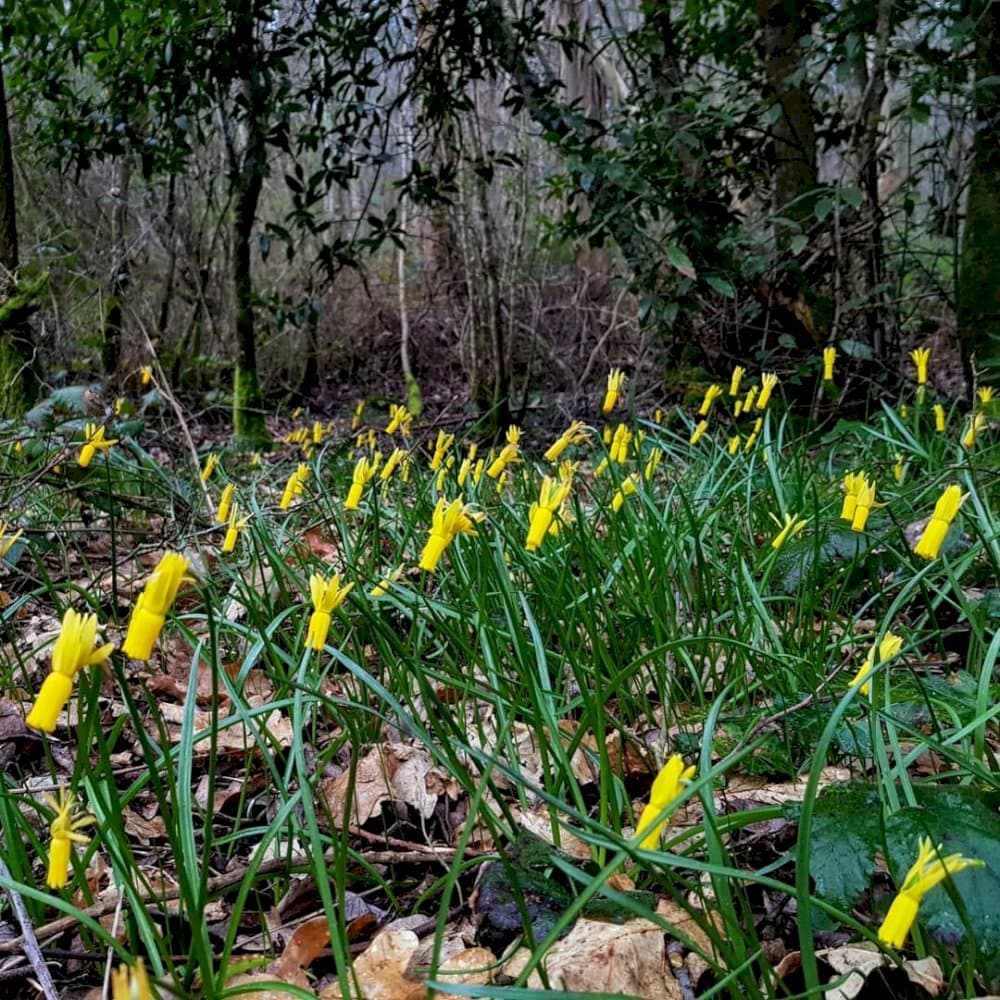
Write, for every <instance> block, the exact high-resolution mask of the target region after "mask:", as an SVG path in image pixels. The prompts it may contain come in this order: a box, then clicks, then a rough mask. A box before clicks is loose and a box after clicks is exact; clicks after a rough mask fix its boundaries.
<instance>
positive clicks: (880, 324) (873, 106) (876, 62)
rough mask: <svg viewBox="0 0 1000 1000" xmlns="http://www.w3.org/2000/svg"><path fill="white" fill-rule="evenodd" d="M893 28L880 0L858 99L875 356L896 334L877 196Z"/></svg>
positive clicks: (886, 353) (887, 351)
mask: <svg viewBox="0 0 1000 1000" xmlns="http://www.w3.org/2000/svg"><path fill="white" fill-rule="evenodd" d="M891 28H892V0H879V3H878V7H877V11H876V20H875V48H874V52H873V54H872V69H871V75H870V76H869V75H868V72H867V65H866V63H865V61H864V60H862V63H861V66H862V70H863V73H862V84H863V93H864V97H863V100H862V102H861V114H860V121H859V125H860V128H861V130H862V131H861V135H860V141H859V143H858V152H859V154H860V160H861V164H860V166H861V169H860V181H861V189H862V191H864V193H865V207H866V213H867V216H868V222H869V229H870V233H871V235H870V237H869V244H868V247H867V250H866V253H865V284H866V286H867V287H866V289H865V291H866V293H867V296H868V312H867V325H868V339H869V342H870V344H871V346H872V350H873V351H874V352H875V357H876V358H877V359H880V360H881V359H884V358H886V357H891V356H893V355H895V353H896V350H897V348H898V344H897V343H896V337H894V336H893V335H892V333H891V330H890V324H889V310H888V308H887V307H886V304H885V248H884V246H883V244H882V218H883V212H882V204H881V200H880V196H879V186H878V178H879V163H878V148H879V140H880V138H881V123H882V105H883V103H884V102H885V98H886V94H887V93H888V91H889V80H888V75H887V69H888V66H887V60H888V54H889V37H890V32H891Z"/></svg>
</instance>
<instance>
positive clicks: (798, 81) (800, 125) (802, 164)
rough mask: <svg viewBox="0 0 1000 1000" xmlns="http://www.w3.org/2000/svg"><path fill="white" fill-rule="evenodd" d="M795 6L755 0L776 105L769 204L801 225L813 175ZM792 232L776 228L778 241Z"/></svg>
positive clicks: (815, 181)
mask: <svg viewBox="0 0 1000 1000" xmlns="http://www.w3.org/2000/svg"><path fill="white" fill-rule="evenodd" d="M800 6H801V5H800V4H796V3H787V2H785V0H757V17H758V20H759V21H760V25H761V28H762V30H763V39H764V69H765V72H766V74H767V94H768V96H769V97H770V99H771V100H773V101H774V103H775V104H777V106H778V108H779V109H780V114H779V115H778V119H777V121H776V122H775V123H774V129H773V144H772V156H773V160H774V187H773V189H772V199H773V208H774V211H775V214H776V215H779V216H782V217H784V218H786V219H794V220H795V221H796V222H798V223H799V224H800V225H801V226H802V228H803V229H804V230H807V229H808V228H809V225H810V223H811V222H812V210H813V200H814V199H813V195H814V193H815V190H816V188H817V186H818V185H819V178H818V173H817V166H816V130H815V126H814V122H813V118H814V113H813V106H812V98H811V97H810V95H809V90H808V88H807V86H806V84H805V81H804V80H803V74H802V46H801V45H800V44H799V38H800V37H801V36H802V34H803V32H804V31H805V30H806V28H807V27H808V23H806V22H804V20H803V18H802V16H801V12H800V10H799V7H800ZM792 235H793V234H792V233H790V232H789V231H788V229H787V228H782V229H781V231H780V232H779V233H778V234H777V236H778V240H779V244H787V242H788V240H789V239H790V237H791V236H792Z"/></svg>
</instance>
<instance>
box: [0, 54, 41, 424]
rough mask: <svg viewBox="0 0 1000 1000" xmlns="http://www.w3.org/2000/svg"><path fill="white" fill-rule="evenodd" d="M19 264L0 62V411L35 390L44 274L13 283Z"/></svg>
mask: <svg viewBox="0 0 1000 1000" xmlns="http://www.w3.org/2000/svg"><path fill="white" fill-rule="evenodd" d="M19 265H20V260H19V256H18V245H17V211H16V201H15V197H14V156H13V153H12V150H11V136H10V122H9V120H8V117H7V95H6V91H5V89H4V78H3V66H2V65H0V394H2V396H3V402H2V404H0V414H2V415H3V416H4V417H16V416H20V414H22V413H23V412H24V411H25V410H26V409H27V408H28V406H29V405H30V404H31V402H32V401H33V400H34V398H35V396H36V395H37V393H38V373H37V371H36V368H35V350H34V344H33V343H32V339H31V330H30V328H29V326H28V316H29V315H30V314H31V312H32V311H33V310H34V301H33V300H34V297H35V295H36V294H37V292H39V291H40V290H41V287H42V285H43V284H44V279H40V280H39V281H36V282H34V283H33V284H32V285H30V287H29V285H24V286H22V287H20V288H19V287H18V276H17V270H18V267H19Z"/></svg>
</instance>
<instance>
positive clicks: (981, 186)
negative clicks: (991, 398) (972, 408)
mask: <svg viewBox="0 0 1000 1000" xmlns="http://www.w3.org/2000/svg"><path fill="white" fill-rule="evenodd" d="M972 7H973V14H974V15H977V16H975V20H976V22H977V23H978V25H979V35H978V37H977V44H976V79H977V81H978V85H977V87H976V91H975V108H976V118H977V121H978V131H977V132H976V138H975V141H974V142H973V147H972V148H973V157H974V159H973V164H972V176H971V178H970V180H969V202H968V208H967V209H966V216H965V235H964V238H963V241H962V254H961V259H960V261H959V279H958V329H959V337H960V340H961V345H962V363H963V366H964V367H965V370H966V376H967V378H968V379H969V391H970V392H971V391H972V386H973V384H974V379H973V377H972V375H973V367H974V366H976V367H977V368H978V372H979V374H980V375H981V377H982V380H983V381H984V382H985V383H986V384H988V385H992V386H997V385H1000V88H998V87H997V85H996V83H995V81H996V78H997V77H998V76H1000V9H998V8H1000V4H997V3H996V2H992V3H991V2H990V0H979V2H978V3H973V5H972ZM988 78H992V81H993V82H991V83H986V81H987V79H988ZM984 84H985V85H984Z"/></svg>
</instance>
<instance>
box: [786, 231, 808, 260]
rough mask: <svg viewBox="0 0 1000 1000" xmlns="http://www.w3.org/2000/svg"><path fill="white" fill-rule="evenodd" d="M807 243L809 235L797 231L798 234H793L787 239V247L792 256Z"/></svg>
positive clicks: (796, 254)
mask: <svg viewBox="0 0 1000 1000" xmlns="http://www.w3.org/2000/svg"><path fill="white" fill-rule="evenodd" d="M808 245H809V237H808V236H805V235H803V234H802V233H799V234H798V236H793V237H792V238H791V239H790V240H789V241H788V249H789V250H791V252H792V256H793V257H798V255H799V254H800V253H802V251H803V250H805V248H806V247H807V246H808Z"/></svg>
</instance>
